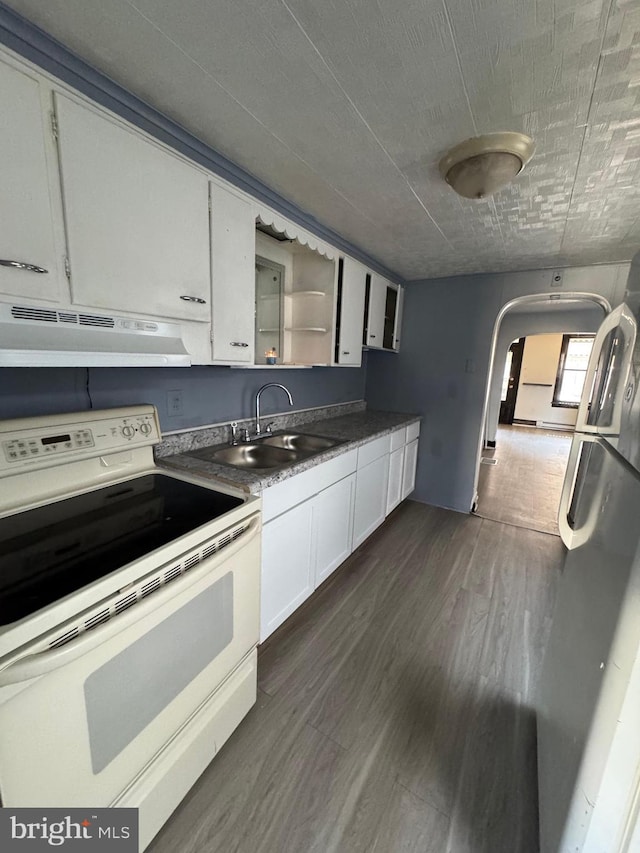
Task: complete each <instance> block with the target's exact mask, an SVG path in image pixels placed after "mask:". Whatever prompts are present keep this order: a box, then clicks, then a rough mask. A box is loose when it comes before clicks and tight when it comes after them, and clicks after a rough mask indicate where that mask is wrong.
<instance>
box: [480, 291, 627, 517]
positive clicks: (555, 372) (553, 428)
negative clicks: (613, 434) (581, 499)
mask: <svg viewBox="0 0 640 853" xmlns="http://www.w3.org/2000/svg"><path fill="white" fill-rule="evenodd" d="M554 297H555V298H549V296H546V297H545V296H540V295H539V294H538V295H532V296H525V297H519V298H518V299H514V300H512V302H510V303H507V304H506V305H505V306H504V307H503V308H502V310H501V311H500V313H499V315H498V317H497V319H496V323H495V326H494V332H493V338H492V346H491V362H490V369H489V378H488V381H487V388H486V395H485V403H484V411H483V418H482V432H481V436H480V439H479V442H478V457H477V463H476V480H475V500H474V507H473V509H474V511H475V512H477V513H478V514H479V515H482V516H484V517H487V518H494V519H495V520H498V521H504V522H507V523H513V524H518V525H519V526H523V527H530V528H532V529H536V530H543V531H544V532H548V533H557V526H556V517H557V509H558V503H559V499H560V491H561V486H562V479H563V476H564V470H565V468H566V459H567V456H568V452H569V445H570V438H571V431H572V429H573V426H574V425H575V414H576V412H577V407H576V405H575V403H573V402H572V401H571V400H567V401H566V402H562V400H561V396H562V395H564V396H568V393H567V389H568V387H569V385H568V381H569V379H572V378H573V377H570V376H569V377H568V378H567V381H565V382H563V381H562V379H563V376H562V371H561V370H560V367H561V365H562V364H564V363H566V352H563V348H565V349H566V342H567V341H570V340H574V339H576V340H577V339H578V338H580V339H588V336H590V335H593V334H594V333H595V332H596V331H597V329H598V327H599V325H600V323H601V322H602V320H603V319H604V317H605V316H606V314H607V313H608V312H609V311H610V310H611V307H610V305H609V303H608V302H607V300H605V299H604V298H603V297H601V296H598V295H596V294H590V293H571V294H563V295H562V296H561V297H559V298H558V297H557V296H556V295H555V294H554ZM518 341H520V342H521V345H520V352H518V348H517V347H514V346H513V344H514V342H518ZM572 346H573V349H572V350H571V352H572V353H573V350H575V349H576V344H572ZM525 347H526V351H527V353H528V354H527V359H526V360H525V357H524V351H525ZM578 349H580V348H579V347H578ZM510 351H511V352H512V353H513V352H514V351H515V358H514V356H513V355H512V362H511V365H512V367H515V368H517V367H518V366H519V367H520V373H519V375H518V376H517V377H516V373H517V372H518V371H517V370H516V369H512V370H511V371H510V379H511V381H512V382H513V384H514V386H515V387H513V388H512V389H511V392H512V393H511V397H510V400H509V401H507V402H509V403H510V405H511V411H510V412H509V410H508V409H509V407H508V406H505V399H504V397H505V381H504V380H505V364H506V362H507V360H508V354H509V352H510ZM576 351H577V350H576ZM518 358H521V359H522V361H521V363H520V365H518V364H517V361H518ZM574 361H575V359H572V360H571V362H570V363H571V364H573V363H574ZM523 365H524V369H523ZM516 381H517V384H516ZM507 386H508V382H507ZM514 391H515V392H516V393H515V394H514V393H513V392H514ZM505 410H506V411H507V414H510V416H511V417H510V418H509V417H507V418H506V420H508V421H510V422H509V424H508V425H504V426H503V425H500V424H499V421H500V416H501V414H502V415H503V418H502V419H503V420H505V417H504V415H505Z"/></svg>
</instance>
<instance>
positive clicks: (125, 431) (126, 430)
mask: <svg viewBox="0 0 640 853" xmlns="http://www.w3.org/2000/svg"><path fill="white" fill-rule="evenodd" d="M135 432H136V431H135V429H134V428H133V427H132V426H128V425H127V426H123V427H122V435H123V436H124V437H125V438H133V436H134V435H135Z"/></svg>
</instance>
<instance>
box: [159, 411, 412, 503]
mask: <svg viewBox="0 0 640 853" xmlns="http://www.w3.org/2000/svg"><path fill="white" fill-rule="evenodd" d="M419 420H420V417H419V415H410V414H406V413H401V412H376V411H366V410H365V411H360V412H355V413H352V414H348V415H342V416H340V417H334V418H327V419H324V420H317V421H307V422H305V423H301V424H300V425H299V426H298V427H296V428H295V431H297V432H301V433H308V434H309V435H322V436H327V437H329V438H338V439H341V440H342V441H343V442H344V443H343V444H339V445H337V446H336V447H330V448H328V449H327V450H323V451H322V452H320V453H316V454H315V455H314V456H311V457H310V458H308V459H303V460H301V461H300V462H296V463H295V464H294V465H288V466H286V467H283V468H273V469H267V470H264V469H263V470H260V471H257V470H251V469H246V468H230V467H228V466H226V465H219V464H217V463H216V462H209V461H207V460H205V459H200V458H198V457H197V456H195V455H192V453H190V452H189V451H187V452H185V453H177V454H175V455H173V456H162V457H160V458H159V459H157V460H156V461H157V464H158V465H159V466H160V467H164V468H171V469H172V470H174V471H185V472H189V473H190V474H197V475H198V476H200V477H205V478H207V479H214V480H220V481H221V482H223V483H227V484H230V485H233V486H236V487H240V488H243V489H245V490H246V491H248V492H251V493H252V494H260V492H262V491H263V489H266V488H268V487H269V486H274V485H275V484H276V483H281V482H282V481H283V480H287V479H288V478H289V477H294V476H295V475H296V474H300V473H302V472H303V471H307V470H309V469H310V468H314V467H315V466H316V465H319V464H321V463H322V462H327V461H328V460H329V459H334V458H335V457H336V456H340V455H341V454H343V453H346V452H347V451H348V450H353V449H354V448H356V447H360V445H362V444H366V443H367V442H368V441H371V440H372V439H374V438H379V437H380V436H383V435H387V434H389V433H392V432H394V431H395V430H396V429H399V428H400V427H403V426H408V425H409V424H412V423H416V422H417V421H419ZM275 431H277V430H274V432H275Z"/></svg>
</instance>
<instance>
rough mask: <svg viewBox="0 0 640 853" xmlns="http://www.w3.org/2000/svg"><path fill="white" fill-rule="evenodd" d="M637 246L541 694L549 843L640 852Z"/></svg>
mask: <svg viewBox="0 0 640 853" xmlns="http://www.w3.org/2000/svg"><path fill="white" fill-rule="evenodd" d="M638 322H640V253H639V254H638V255H637V256H636V258H635V259H634V262H633V263H632V266H631V271H630V275H629V281H628V284H627V292H626V294H625V303H624V304H623V305H621V306H620V307H619V308H617V309H616V310H615V311H613V312H612V313H611V314H610V315H609V316H608V317H607V318H606V319H605V321H604V323H603V324H602V326H601V327H600V329H599V331H598V333H597V335H596V338H595V341H594V346H593V351H592V355H591V359H590V362H589V368H588V371H587V376H586V381H585V391H584V395H583V399H582V402H581V403H580V407H579V410H578V421H577V424H576V432H575V435H574V439H573V442H572V447H571V453H570V456H569V464H568V468H567V474H566V478H565V483H564V488H563V493H562V499H561V504H560V513H559V526H560V533H561V536H562V538H563V541H564V543H565V545H566V547H567V549H568V550H567V555H566V560H565V564H564V569H563V572H562V576H561V578H560V580H559V584H558V596H557V601H556V606H555V611H554V615H553V623H552V628H551V634H550V638H549V643H548V646H547V650H546V653H545V659H544V665H543V669H542V675H541V680H540V689H539V695H538V704H537V712H538V788H539V807H540V850H541V853H569V851H571V853H579V851H582V852H583V853H629V851H634V853H640V819H639V817H638V816H639V814H640V336H639V335H638V334H637V324H638Z"/></svg>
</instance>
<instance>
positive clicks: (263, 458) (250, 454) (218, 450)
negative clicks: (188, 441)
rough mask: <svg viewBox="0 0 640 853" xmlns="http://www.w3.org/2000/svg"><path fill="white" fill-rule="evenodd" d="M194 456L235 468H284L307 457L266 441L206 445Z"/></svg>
mask: <svg viewBox="0 0 640 853" xmlns="http://www.w3.org/2000/svg"><path fill="white" fill-rule="evenodd" d="M192 455H193V456H197V457H198V458H199V459H206V460H207V461H209V462H219V463H220V464H221V465H231V466H232V467H233V468H254V469H260V468H262V469H267V468H282V467H283V466H285V465H292V464H293V463H294V462H297V461H298V460H299V459H301V458H302V459H304V458H306V454H303V455H302V456H301V455H300V454H298V453H296V452H295V451H293V450H283V449H282V448H280V447H270V446H269V445H268V444H264V442H259V443H257V442H252V443H250V444H238V445H235V446H233V447H229V446H226V447H206V448H204V449H203V450H196V451H195V452H194V453H193V454H192Z"/></svg>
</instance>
